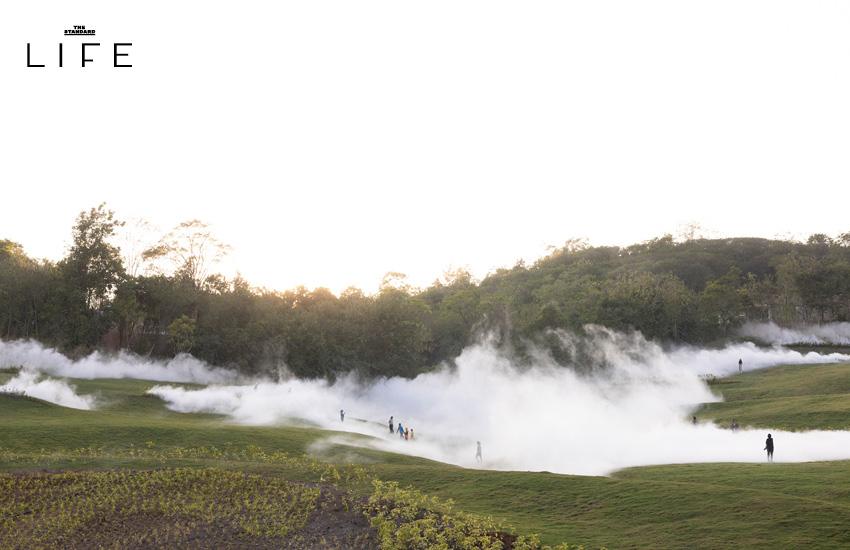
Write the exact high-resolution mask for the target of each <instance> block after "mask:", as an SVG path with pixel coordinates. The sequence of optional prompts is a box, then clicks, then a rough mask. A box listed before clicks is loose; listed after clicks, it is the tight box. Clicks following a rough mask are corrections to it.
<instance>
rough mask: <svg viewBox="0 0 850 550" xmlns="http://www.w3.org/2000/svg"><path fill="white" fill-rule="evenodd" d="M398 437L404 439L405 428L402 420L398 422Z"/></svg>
mask: <svg viewBox="0 0 850 550" xmlns="http://www.w3.org/2000/svg"><path fill="white" fill-rule="evenodd" d="M398 438H399V439H404V428H402V427H401V422H399V423H398Z"/></svg>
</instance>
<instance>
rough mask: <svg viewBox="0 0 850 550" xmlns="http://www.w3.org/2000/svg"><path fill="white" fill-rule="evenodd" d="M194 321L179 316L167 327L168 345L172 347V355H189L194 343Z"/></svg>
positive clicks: (185, 316)
mask: <svg viewBox="0 0 850 550" xmlns="http://www.w3.org/2000/svg"><path fill="white" fill-rule="evenodd" d="M194 336H195V320H194V319H192V318H190V317H188V316H187V315H181V316H180V318H179V319H175V320H174V322H172V323H171V324H170V325H168V343H170V344H171V345H172V346H174V353H189V351H190V350H191V349H192V346H193V345H194V343H195V340H194Z"/></svg>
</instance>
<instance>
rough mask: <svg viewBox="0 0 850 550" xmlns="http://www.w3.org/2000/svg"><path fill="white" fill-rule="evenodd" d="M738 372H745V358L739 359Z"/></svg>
mask: <svg viewBox="0 0 850 550" xmlns="http://www.w3.org/2000/svg"><path fill="white" fill-rule="evenodd" d="M738 372H739V373H741V372H744V360H743V359H738Z"/></svg>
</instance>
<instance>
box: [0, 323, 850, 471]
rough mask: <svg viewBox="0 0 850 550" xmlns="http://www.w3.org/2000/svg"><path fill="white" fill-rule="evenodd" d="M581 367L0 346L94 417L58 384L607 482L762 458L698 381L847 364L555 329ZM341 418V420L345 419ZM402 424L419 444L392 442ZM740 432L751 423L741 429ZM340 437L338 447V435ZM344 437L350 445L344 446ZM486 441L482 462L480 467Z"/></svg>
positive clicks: (838, 447)
mask: <svg viewBox="0 0 850 550" xmlns="http://www.w3.org/2000/svg"><path fill="white" fill-rule="evenodd" d="M554 334H555V336H557V337H558V338H559V340H560V342H561V344H562V347H563V348H564V349H566V350H571V351H573V352H575V353H574V354H573V356H574V357H577V358H580V359H577V360H578V361H580V362H581V364H577V365H573V366H572V367H564V366H561V365H558V364H557V363H556V362H555V361H554V360H552V358H551V357H549V356H548V355H547V354H546V353H544V352H542V351H537V352H534V351H532V361H531V364H530V365H528V364H524V365H521V363H520V362H519V361H516V360H515V359H514V358H513V357H512V356H511V353H510V351H509V350H505V349H503V348H500V347H498V346H497V345H496V342H495V341H494V340H492V339H488V338H483V339H482V340H481V341H480V342H479V343H477V344H475V345H473V346H470V347H468V348H466V349H465V350H464V351H463V352H462V354H461V355H460V356H459V357H458V358H457V360H456V362H455V365H454V366H451V367H450V366H444V367H443V368H441V369H439V370H437V371H434V372H429V373H425V374H421V375H419V376H417V377H416V378H414V379H405V378H383V379H379V380H376V381H373V382H369V383H364V382H361V381H359V380H358V379H356V378H355V377H353V376H347V377H341V378H338V379H337V380H336V381H335V382H333V383H330V382H328V381H325V380H299V379H289V380H275V381H272V380H263V381H252V383H249V384H245V383H238V382H236V374H235V373H233V372H232V371H226V370H223V369H217V368H213V367H210V366H209V365H206V364H205V363H203V362H201V361H198V360H196V359H194V358H192V357H191V356H188V355H181V356H178V357H176V358H174V359H172V360H171V361H167V362H161V361H152V360H147V359H144V358H141V357H138V356H136V355H132V354H128V353H119V354H115V355H107V354H101V353H94V354H92V355H90V356H88V357H86V358H83V359H79V360H70V359H68V358H66V357H64V356H63V355H61V354H60V353H58V352H57V351H55V350H53V349H49V348H44V347H42V346H41V345H40V344H38V343H35V342H22V341H18V342H11V343H4V342H0V367H7V366H23V367H24V370H23V371H22V372H21V373H20V374H19V375H18V376H17V377H16V378H15V379H13V380H11V381H10V382H9V385H12V384H14V385H15V386H16V387H18V388H19V389H20V390H22V391H24V392H26V394H27V395H32V396H34V397H39V398H41V399H44V400H47V401H51V402H54V403H57V404H60V405H63V406H69V407H75V408H92V407H94V406H95V405H96V401H95V399H94V398H93V397H92V396H78V395H76V393H75V391H74V388H73V387H71V386H69V385H68V384H67V383H66V382H64V381H62V380H51V379H45V378H44V377H42V376H39V374H50V375H53V376H59V377H72V378H84V379H92V378H139V379H148V380H157V381H162V382H195V383H205V384H210V385H208V386H207V387H206V388H203V389H200V390H187V389H185V388H182V387H175V386H171V385H158V386H156V387H154V388H152V389H151V390H149V393H150V394H152V395H156V396H158V397H160V398H161V399H163V400H164V401H165V402H166V404H167V406H168V407H169V408H170V409H172V410H175V411H179V412H206V413H217V414H222V415H226V416H228V417H229V418H231V419H232V420H233V421H235V422H238V423H243V424H247V425H275V424H280V423H291V422H297V423H308V424H311V425H315V426H318V427H322V428H325V429H330V430H337V431H340V432H354V433H360V434H366V435H370V436H374V437H373V439H371V440H369V441H371V443H364V442H363V439H359V440H358V441H359V442H358V443H357V444H359V445H371V446H372V447H374V448H377V449H380V450H387V451H393V452H400V453H407V454H412V455H417V456H422V457H425V458H430V459H433V460H438V461H442V462H448V463H451V464H457V465H461V466H465V467H472V468H487V469H500V470H532V471H551V472H558V473H571V474H593V475H596V474H607V473H610V472H612V471H614V470H617V469H620V468H624V467H628V466H639V465H649V464H670V463H691V462H759V461H764V460H765V454H764V452H763V450H762V448H763V447H764V440H765V438H766V434H767V430H746V429H744V430H740V431H739V432H737V433H733V432H731V431H730V430H726V429H720V428H717V427H715V426H714V425H711V424H708V423H699V424H697V425H693V424H692V423H691V422H690V418H691V416H692V415H693V414H694V411H696V410H698V407H699V406H700V404H703V403H711V402H716V401H719V400H720V397H719V395H717V394H715V393H713V392H712V391H711V388H710V386H709V385H707V384H706V383H705V381H704V378H705V377H706V376H707V375H713V376H716V377H723V376H726V375H730V374H733V373H736V372H737V371H738V361H739V360H741V361H742V362H743V366H744V369H745V370H746V371H749V370H753V369H759V368H764V367H769V366H774V365H780V364H817V363H826V362H848V361H850V356H848V355H842V354H837V353H833V354H829V355H822V354H818V353H807V354H803V353H800V352H797V351H793V350H789V349H785V348H782V347H781V346H774V347H772V348H768V349H765V348H760V347H758V346H756V345H755V344H752V343H735V344H730V345H728V346H726V347H724V348H721V349H701V348H695V347H689V346H679V347H675V348H671V349H665V348H663V347H662V346H660V345H658V344H656V343H654V342H650V341H647V340H646V339H645V338H643V337H642V336H641V334H640V333H637V332H634V333H620V332H616V331H613V330H609V329H606V328H603V327H598V326H588V327H585V330H584V333H583V334H581V335H578V334H571V333H566V332H557V333H554ZM341 409H344V410H345V411H346V417H345V421H344V422H342V421H341V420H340V417H339V411H340V410H341ZM390 415H392V416H393V417H394V422H395V425H396V427H397V426H398V424H399V423H401V424H402V425H403V426H404V427H407V428H408V429H412V430H413V432H414V434H415V439H413V440H407V441H404V440H403V439H400V438H399V436H398V435H397V434H392V435H391V434H390V433H389V429H388V426H387V421H388V420H389V417H390ZM741 420H742V422H741V424H742V425H743V426H745V425H746V419H741ZM773 436H774V439H775V440H776V457H775V459H776V460H777V461H789V462H792V461H793V462H796V461H809V460H834V459H844V458H850V432H807V433H805V434H795V433H783V432H778V431H773ZM333 437H334V438H339V437H342V436H341V435H339V436H333ZM346 441H347V440H346ZM477 441H481V442H482V447H483V461H481V462H478V461H477V460H476V458H475V452H476V442H477Z"/></svg>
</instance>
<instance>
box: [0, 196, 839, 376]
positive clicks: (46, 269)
mask: <svg viewBox="0 0 850 550" xmlns="http://www.w3.org/2000/svg"><path fill="white" fill-rule="evenodd" d="M123 227H124V222H121V221H119V220H118V219H117V218H116V217H115V214H114V212H113V211H111V210H109V209H107V208H106V206H105V205H104V204H101V205H99V206H98V207H96V208H92V209H91V210H90V211H87V212H81V213H80V215H79V216H78V217H77V220H76V223H75V225H74V226H73V228H72V241H71V245H70V246H69V248H68V251H67V255H66V256H65V257H64V258H63V259H62V260H60V261H58V262H50V261H46V260H37V259H33V258H30V257H29V256H27V255H26V254H25V252H24V249H23V247H22V245H21V244H19V243H16V242H12V241H9V240H0V337H2V338H3V339H5V340H14V339H34V340H38V341H40V342H42V343H44V344H46V345H49V346H53V347H56V348H58V349H60V350H61V351H63V352H64V353H66V354H68V355H70V356H81V355H84V354H87V353H90V352H91V351H92V350H94V349H124V350H128V351H132V352H135V353H139V354H143V355H150V356H154V357H168V356H173V355H175V354H178V353H191V354H192V355H194V356H195V357H198V358H200V359H203V360H205V361H207V362H209V363H210V364H212V365H216V366H221V367H225V368H232V369H238V370H239V371H240V372H242V373H246V374H267V375H268V374H275V373H277V372H278V369H280V368H281V366H282V365H285V366H286V368H287V369H289V371H291V372H292V373H293V374H295V375H296V376H299V377H307V378H314V377H326V378H332V377H335V376H337V375H339V374H341V373H347V372H352V371H353V372H356V373H358V374H360V375H362V376H364V377H375V376H395V375H399V376H415V375H416V374H418V373H421V372H423V371H426V370H428V369H430V368H433V367H434V366H435V365H438V364H440V363H442V362H444V361H451V360H452V359H453V358H455V357H457V355H458V354H459V353H460V352H461V350H462V349H463V348H464V347H465V346H467V345H468V344H470V343H471V342H473V341H474V339H475V338H477V337H479V336H480V335H481V334H482V333H487V334H491V335H493V336H494V337H495V338H496V339H497V341H498V342H500V343H501V344H504V345H510V347H511V349H512V350H514V352H515V353H517V355H518V358H519V359H522V358H523V354H524V353H526V354H527V353H530V351H529V350H530V349H532V347H533V348H534V349H541V348H542V349H546V350H548V351H549V352H550V353H551V354H552V356H553V357H554V358H555V359H556V360H559V361H561V362H564V363H568V362H573V361H575V360H576V357H575V354H576V353H577V352H576V350H574V349H570V348H569V347H568V346H564V345H563V344H562V343H561V340H560V339H559V338H558V335H559V333H560V332H559V331H561V330H565V331H572V332H578V333H581V331H582V330H583V327H585V326H586V325H588V324H594V325H602V326H606V327H609V328H612V329H617V330H622V331H630V330H639V331H641V333H642V334H643V335H644V336H646V337H647V338H650V339H654V340H657V341H660V342H686V343H694V344H707V343H711V342H714V341H717V340H719V339H723V338H726V337H728V336H730V335H731V334H732V331H733V330H734V328H735V327H737V326H739V325H740V324H741V323H742V322H744V321H746V320H754V321H773V322H775V323H777V324H779V325H783V326H789V325H793V324H796V323H802V322H805V323H823V322H832V321H847V320H848V319H850V233H845V234H843V235H839V236H837V237H834V238H832V237H828V236H826V235H823V234H814V235H812V236H810V237H809V238H808V239H807V240H806V242H798V241H794V240H779V239H773V240H771V239H758V238H732V239H706V238H693V237H690V238H684V239H678V240H677V239H674V238H673V237H672V236H670V235H665V236H664V237H661V238H657V239H652V240H650V241H647V242H643V243H639V244H634V245H631V246H627V247H606V246H596V247H593V246H588V245H587V244H586V243H585V242H584V241H581V240H571V241H568V242H567V243H566V244H565V245H564V246H563V247H561V248H557V249H554V250H552V251H551V253H550V254H548V255H547V256H545V257H543V258H540V259H539V260H537V261H536V262H535V263H534V264H532V265H526V264H525V263H524V262H518V263H517V264H516V265H514V266H513V267H511V268H501V269H498V270H496V271H494V272H492V273H490V274H489V275H488V276H486V277H485V278H484V279H483V280H480V281H478V280H475V279H474V278H473V277H472V275H471V274H470V273H469V271H468V270H465V269H454V270H450V271H447V272H446V273H445V274H444V276H443V278H442V279H440V280H438V281H435V282H434V283H433V284H432V285H431V286H429V287H427V288H425V289H420V288H412V287H411V286H409V285H408V284H407V283H406V278H405V276H404V275H402V274H398V273H388V274H387V275H386V276H385V277H384V279H383V281H382V283H381V285H380V287H379V290H378V291H377V292H376V293H374V294H365V293H364V292H362V291H361V290H359V289H357V288H349V289H347V290H345V291H343V292H342V293H340V295H339V296H337V295H335V294H333V293H332V292H330V291H329V290H328V289H325V288H316V289H313V290H309V289H307V288H305V287H298V288H295V289H292V290H286V291H278V290H269V289H265V288H256V287H253V286H251V285H250V284H249V282H248V281H245V280H244V279H242V278H241V277H239V276H237V277H235V278H232V279H227V278H225V277H223V276H222V275H220V274H218V273H215V272H214V269H215V266H216V265H217V263H218V262H219V261H220V260H221V259H222V258H223V257H224V256H225V255H226V254H227V253H228V251H229V247H228V246H227V245H225V244H223V243H221V242H220V241H219V240H218V239H216V238H215V237H214V236H213V235H212V234H211V232H210V230H209V227H208V226H207V225H206V224H204V223H202V222H200V221H198V220H192V221H187V222H184V223H181V224H180V225H178V226H177V227H175V228H174V230H172V231H171V232H169V233H168V234H166V235H164V236H162V237H161V238H159V239H158V240H155V241H153V242H149V243H144V242H141V241H140V240H138V239H137V240H132V239H125V242H124V243H123V244H122V245H120V246H119V245H118V244H116V242H118V237H119V234H120V233H121V232H122V230H123ZM122 247H123V250H122Z"/></svg>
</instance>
